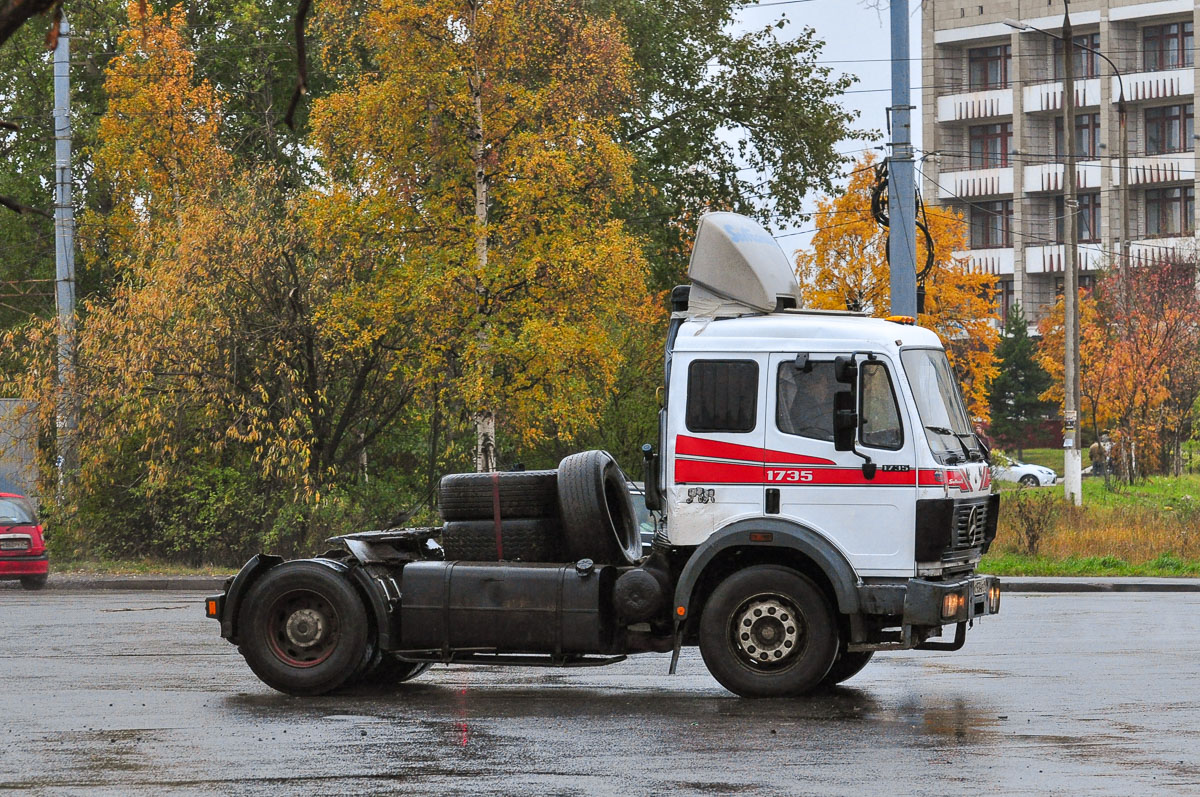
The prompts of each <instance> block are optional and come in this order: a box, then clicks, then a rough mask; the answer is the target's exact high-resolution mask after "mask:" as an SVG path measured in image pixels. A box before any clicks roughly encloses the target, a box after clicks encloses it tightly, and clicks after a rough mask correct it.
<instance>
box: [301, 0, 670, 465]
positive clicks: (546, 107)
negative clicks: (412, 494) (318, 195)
mask: <svg viewBox="0 0 1200 797" xmlns="http://www.w3.org/2000/svg"><path fill="white" fill-rule="evenodd" d="M322 8H323V9H325V10H324V12H323V13H327V14H329V15H331V16H330V17H328V18H326V24H338V23H339V20H340V19H341V17H339V16H338V13H339V5H338V4H337V3H325V4H323V6H322ZM357 30H361V31H367V32H368V33H369V35H363V36H362V38H361V39H360V40H359V44H361V48H355V47H354V46H349V47H348V46H347V44H346V42H345V41H339V43H338V45H337V48H336V49H335V48H334V47H333V46H332V45H330V46H329V47H328V48H327V49H326V50H325V53H324V57H325V58H326V59H328V60H327V63H326V65H325V68H326V69H328V70H329V71H330V73H333V74H345V75H348V78H347V86H346V88H345V89H344V90H342V91H338V92H335V93H333V94H331V95H329V96H328V97H325V98H323V99H320V100H318V101H317V102H315V103H314V107H313V109H312V117H311V118H312V125H313V130H314V137H313V141H314V144H315V145H316V147H317V148H318V150H319V152H320V156H321V159H322V162H323V163H324V165H325V167H326V168H327V170H328V173H329V176H330V180H329V183H330V184H329V187H328V191H327V198H326V200H325V202H324V210H323V211H322V212H323V213H324V214H325V215H326V217H327V218H329V219H331V220H334V219H337V220H342V222H343V227H344V229H345V230H346V233H345V234H346V235H349V236H352V243H353V246H354V247H355V248H356V249H357V250H358V251H365V252H369V253H370V255H371V256H372V257H375V258H376V259H377V260H378V261H379V262H380V263H382V264H387V266H388V267H389V268H391V269H393V270H394V271H395V274H396V277H395V278H396V279H397V280H399V281H400V282H401V283H402V284H404V285H405V286H407V290H410V291H411V293H412V295H414V296H416V297H419V303H420V305H421V309H420V311H419V312H421V315H420V320H419V321H418V322H417V323H416V324H415V325H414V327H413V329H412V335H413V336H414V337H415V338H416V339H418V340H420V341H421V344H422V345H421V348H422V351H423V356H422V357H421V359H420V361H419V364H418V366H417V367H418V370H419V375H420V379H421V380H422V381H423V383H424V384H425V385H427V386H428V389H429V390H430V391H432V392H433V393H434V394H436V395H437V397H438V399H439V400H440V401H443V402H445V403H446V404H447V405H449V406H451V407H457V408H458V410H459V411H461V412H463V413H465V414H466V416H467V417H469V418H470V421H471V423H472V425H473V427H474V430H475V435H476V451H475V461H476V467H477V468H478V469H481V470H487V469H492V468H494V467H495V466H496V462H497V458H496V452H495V448H494V445H495V428H496V427H495V422H496V418H497V416H500V420H501V422H502V423H503V424H504V425H505V426H506V428H507V430H508V433H509V434H511V435H512V438H513V439H514V440H515V441H517V442H519V443H521V444H526V445H528V444H535V443H537V442H538V441H540V440H544V439H546V438H547V437H549V436H560V437H562V438H565V439H570V438H572V437H574V436H575V435H576V434H578V433H579V432H580V431H581V430H583V429H586V428H588V427H589V426H590V425H593V424H594V423H595V420H596V416H597V414H598V412H599V410H600V409H601V407H602V406H603V401H604V396H605V394H606V393H607V391H608V390H609V389H610V388H611V387H612V386H613V384H614V382H615V379H616V374H617V372H618V369H619V368H620V366H621V364H622V362H623V360H624V354H623V351H622V348H621V344H622V340H623V334H624V333H623V330H626V329H628V328H629V326H630V325H631V324H632V325H636V324H638V323H639V322H641V321H642V320H643V319H645V318H647V313H648V308H647V306H646V288H645V262H644V260H643V257H642V255H641V252H640V248H639V243H638V241H637V240H636V239H635V238H634V237H633V236H631V235H630V234H629V233H628V231H627V230H626V228H625V225H624V224H623V223H622V222H621V221H619V220H618V219H617V218H616V216H615V208H616V205H617V203H618V202H619V201H621V200H622V199H623V198H626V197H628V196H629V195H630V193H631V191H632V190H633V182H632V165H633V160H632V157H631V155H630V154H629V152H627V151H626V150H625V149H624V148H622V147H621V146H620V145H619V144H618V143H617V142H616V133H617V130H618V127H619V116H618V114H619V112H620V110H621V109H622V108H623V107H625V106H627V104H628V103H629V101H630V97H631V91H632V80H633V74H632V68H633V67H632V63H631V59H630V53H629V49H628V47H627V46H626V44H625V43H624V39H623V35H622V31H621V29H620V26H619V25H617V24H616V22H615V21H614V20H612V19H603V18H594V17H591V16H589V15H588V14H587V13H585V11H584V9H583V8H582V7H581V6H579V5H575V4H572V3H571V2H560V1H559V0H535V1H534V2H532V3H530V2H522V3H517V2H514V0H478V2H465V1H464V0H434V1H433V2H428V3H417V2H414V0H388V1H387V2H384V3H383V4H382V5H381V6H380V7H379V8H378V10H375V11H371V12H370V13H369V14H368V15H367V19H366V22H365V24H364V25H363V26H361V28H357ZM353 44H354V43H353V42H352V43H351V45H353ZM348 50H349V55H347V51H348ZM362 53H365V54H366V64H365V65H364V64H363V63H360V62H359V61H358V60H355V59H356V58H358V56H360V55H361V54H362ZM331 223H332V222H331ZM349 248H350V247H343V248H342V249H341V251H348V250H349ZM331 254H332V255H336V254H337V253H331Z"/></svg>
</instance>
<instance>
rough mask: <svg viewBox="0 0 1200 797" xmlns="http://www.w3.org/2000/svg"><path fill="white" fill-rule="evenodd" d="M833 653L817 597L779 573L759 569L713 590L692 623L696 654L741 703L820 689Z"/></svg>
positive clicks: (828, 621) (797, 578)
mask: <svg viewBox="0 0 1200 797" xmlns="http://www.w3.org/2000/svg"><path fill="white" fill-rule="evenodd" d="M837 652H838V632H837V624H836V622H835V620H834V616H833V609H832V608H831V607H830V605H829V601H828V600H827V599H826V598H825V595H824V593H822V591H821V589H820V588H819V587H817V585H816V584H814V583H813V582H812V581H811V580H810V579H808V578H807V577H805V576H803V575H801V574H800V573H797V572H796V571H795V570H791V569H789V568H786V567H779V566H776V565H759V566H756V567H748V568H746V569H745V570H740V571H738V572H736V573H734V574H733V575H732V576H729V577H728V578H727V579H725V580H724V581H722V582H721V583H720V585H718V586H717V588H716V590H714V591H713V593H712V596H711V597H709V599H708V603H707V604H705V606H704V613H703V614H702V615H701V617H700V654H701V655H702V656H703V657H704V664H705V665H706V666H707V667H708V670H709V672H711V673H712V674H713V677H714V678H716V679H717V680H718V681H719V682H720V683H721V685H722V686H724V687H725V688H726V689H728V690H729V691H731V692H733V693H734V694H737V695H741V696H742V697H788V696H792V695H800V694H804V693H806V692H809V691H812V690H813V689H814V688H816V687H817V686H819V685H820V683H821V681H822V679H823V678H824V677H825V675H826V673H828V672H829V669H830V667H831V666H832V665H833V662H834V659H835V657H836V656H837Z"/></svg>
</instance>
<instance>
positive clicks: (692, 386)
mask: <svg viewBox="0 0 1200 797" xmlns="http://www.w3.org/2000/svg"><path fill="white" fill-rule="evenodd" d="M757 415H758V363H756V362H755V361H754V360H693V361H692V364H691V365H689V366H688V393H687V414H686V419H685V420H686V423H687V428H688V430H689V431H692V432H753V431H754V427H755V426H756V425H757V423H758V417H757Z"/></svg>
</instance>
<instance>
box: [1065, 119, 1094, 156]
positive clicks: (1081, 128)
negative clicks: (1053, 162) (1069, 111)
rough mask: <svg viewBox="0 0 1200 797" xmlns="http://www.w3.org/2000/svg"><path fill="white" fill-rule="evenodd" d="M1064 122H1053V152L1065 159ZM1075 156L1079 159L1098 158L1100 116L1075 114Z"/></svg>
mask: <svg viewBox="0 0 1200 797" xmlns="http://www.w3.org/2000/svg"><path fill="white" fill-rule="evenodd" d="M1065 125H1066V120H1064V119H1063V118H1062V117H1061V116H1060V117H1058V118H1057V119H1055V120H1054V151H1055V152H1056V153H1057V154H1058V157H1059V158H1066V157H1067V146H1066V141H1067V138H1066V136H1065V135H1064V133H1063V131H1064V130H1065V129H1066V128H1065ZM1075 155H1076V156H1077V157H1080V158H1098V157H1100V114H1098V113H1080V114H1075Z"/></svg>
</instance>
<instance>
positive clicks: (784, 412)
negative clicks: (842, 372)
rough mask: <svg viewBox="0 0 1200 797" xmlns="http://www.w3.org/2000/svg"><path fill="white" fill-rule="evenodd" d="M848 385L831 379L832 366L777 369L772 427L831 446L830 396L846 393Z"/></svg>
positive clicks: (783, 365)
mask: <svg viewBox="0 0 1200 797" xmlns="http://www.w3.org/2000/svg"><path fill="white" fill-rule="evenodd" d="M851 389H852V388H851V386H850V385H844V384H841V383H840V382H838V381H837V380H836V379H834V378H833V363H832V362H810V363H809V364H808V367H807V369H805V368H797V367H796V365H795V363H792V362H785V363H781V364H780V365H779V378H778V381H777V386H776V393H775V425H776V426H778V427H779V431H781V432H783V433H784V434H794V435H799V436H801V437H811V438H813V439H814V440H824V441H826V442H828V443H832V442H833V396H834V394H835V393H849V392H850V391H851Z"/></svg>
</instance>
